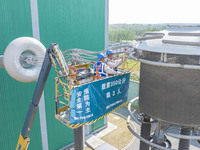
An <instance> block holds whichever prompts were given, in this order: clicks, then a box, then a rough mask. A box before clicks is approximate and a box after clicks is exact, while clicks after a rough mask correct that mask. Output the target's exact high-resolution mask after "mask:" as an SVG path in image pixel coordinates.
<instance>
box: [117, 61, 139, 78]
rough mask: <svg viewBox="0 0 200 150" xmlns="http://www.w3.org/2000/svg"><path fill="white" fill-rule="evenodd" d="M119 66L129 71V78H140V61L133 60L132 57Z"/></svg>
mask: <svg viewBox="0 0 200 150" xmlns="http://www.w3.org/2000/svg"><path fill="white" fill-rule="evenodd" d="M120 68H121V69H124V70H126V71H129V72H131V77H130V80H134V81H139V80H140V62H137V61H134V60H132V59H127V61H125V62H124V63H123V64H122V65H121V67H120Z"/></svg>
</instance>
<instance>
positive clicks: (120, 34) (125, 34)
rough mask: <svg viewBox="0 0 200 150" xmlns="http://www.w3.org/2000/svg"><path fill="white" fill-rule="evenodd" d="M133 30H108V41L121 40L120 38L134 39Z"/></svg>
mask: <svg viewBox="0 0 200 150" xmlns="http://www.w3.org/2000/svg"><path fill="white" fill-rule="evenodd" d="M134 39H135V32H134V31H132V30H130V31H129V30H124V29H120V30H112V29H111V30H109V41H111V42H122V40H134Z"/></svg>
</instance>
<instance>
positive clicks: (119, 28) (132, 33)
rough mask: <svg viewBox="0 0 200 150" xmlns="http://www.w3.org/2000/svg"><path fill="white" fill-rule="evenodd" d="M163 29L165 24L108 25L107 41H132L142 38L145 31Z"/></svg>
mask: <svg viewBox="0 0 200 150" xmlns="http://www.w3.org/2000/svg"><path fill="white" fill-rule="evenodd" d="M165 28H166V25H165V24H111V25H109V41H110V42H121V41H122V40H134V39H135V38H137V37H142V36H144V33H145V32H147V31H158V30H164V29H165Z"/></svg>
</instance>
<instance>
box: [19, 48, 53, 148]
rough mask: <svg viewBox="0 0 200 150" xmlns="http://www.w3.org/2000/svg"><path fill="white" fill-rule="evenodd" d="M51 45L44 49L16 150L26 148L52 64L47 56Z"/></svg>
mask: <svg viewBox="0 0 200 150" xmlns="http://www.w3.org/2000/svg"><path fill="white" fill-rule="evenodd" d="M53 46H54V45H53V44H51V46H50V47H49V48H48V49H47V51H46V54H45V58H44V62H43V65H42V68H41V71H40V75H39V78H38V82H37V84H36V87H35V91H34V94H33V97H32V100H31V102H30V105H29V109H28V112H27V114H26V119H25V121H24V126H23V129H22V132H21V133H20V136H19V140H18V143H17V147H16V150H26V149H27V148H28V144H29V142H30V139H29V133H30V131H31V127H32V124H33V121H34V118H35V115H36V112H37V110H38V105H39V102H40V98H41V95H42V92H43V90H44V86H45V84H46V80H47V78H48V75H49V72H50V69H51V65H52V62H51V60H50V57H49V53H50V52H51V51H52V49H53Z"/></svg>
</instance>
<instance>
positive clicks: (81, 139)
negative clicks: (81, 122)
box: [74, 126, 85, 150]
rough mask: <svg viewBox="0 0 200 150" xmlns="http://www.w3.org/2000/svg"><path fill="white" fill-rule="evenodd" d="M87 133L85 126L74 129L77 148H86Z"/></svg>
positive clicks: (76, 149) (75, 146)
mask: <svg viewBox="0 0 200 150" xmlns="http://www.w3.org/2000/svg"><path fill="white" fill-rule="evenodd" d="M84 143H85V135H84V126H81V127H78V128H76V129H74V148H75V150H84Z"/></svg>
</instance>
